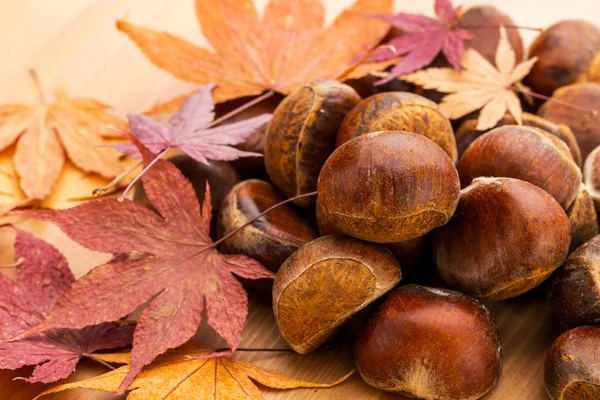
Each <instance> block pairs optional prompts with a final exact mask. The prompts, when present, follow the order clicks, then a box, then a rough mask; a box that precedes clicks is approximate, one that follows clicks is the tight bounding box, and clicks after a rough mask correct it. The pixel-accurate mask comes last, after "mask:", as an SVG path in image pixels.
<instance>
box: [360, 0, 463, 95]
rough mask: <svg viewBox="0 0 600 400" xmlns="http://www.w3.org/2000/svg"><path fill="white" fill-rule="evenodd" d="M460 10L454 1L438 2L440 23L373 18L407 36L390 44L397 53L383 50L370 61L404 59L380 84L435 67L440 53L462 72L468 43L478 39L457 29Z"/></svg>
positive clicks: (406, 16)
mask: <svg viewBox="0 0 600 400" xmlns="http://www.w3.org/2000/svg"><path fill="white" fill-rule="evenodd" d="M460 10H461V6H458V7H454V6H453V5H452V2H451V1H450V0H436V1H435V14H436V16H437V19H434V18H429V17H426V16H424V15H415V14H406V13H399V14H395V15H372V16H373V17H375V18H379V19H381V20H383V21H386V22H388V23H390V24H392V25H393V26H395V27H397V28H399V29H401V30H402V31H403V32H404V33H403V34H402V35H401V36H398V37H396V38H394V39H392V40H390V41H389V42H388V43H387V44H388V45H391V46H393V47H394V49H395V50H394V51H390V49H389V48H382V49H381V50H378V51H377V52H376V53H375V54H374V55H373V56H372V57H371V58H370V59H369V61H386V60H389V59H391V58H394V57H398V56H402V59H400V61H398V63H396V65H394V67H393V68H392V70H391V71H390V74H389V75H388V76H387V77H386V78H385V79H382V80H380V81H379V82H377V83H378V84H383V83H386V82H389V81H391V80H392V79H394V78H396V77H398V76H401V75H404V74H408V73H411V72H414V71H416V70H418V69H421V68H423V67H425V66H426V65H429V64H431V62H432V61H433V60H434V59H435V57H436V56H437V55H438V54H439V52H440V51H441V52H443V53H444V55H445V56H446V58H447V59H448V62H449V63H450V64H451V65H452V66H453V67H454V69H456V70H457V71H460V61H461V60H462V58H463V56H464V54H465V40H469V39H473V38H475V35H474V34H473V33H472V32H470V31H468V30H466V29H462V28H459V27H458V26H457V25H456V24H457V22H458V16H459V13H460Z"/></svg>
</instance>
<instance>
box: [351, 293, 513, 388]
mask: <svg viewBox="0 0 600 400" xmlns="http://www.w3.org/2000/svg"><path fill="white" fill-rule="evenodd" d="M354 361H355V363H356V368H357V369H358V372H359V373H360V376H362V378H363V379H364V380H365V382H367V383H368V384H369V385H371V386H373V387H376V388H378V389H381V390H385V391H388V392H392V393H398V394H401V395H405V396H409V397H417V398H419V399H435V400H441V399H443V400H453V399H456V400H459V399H478V398H479V397H481V396H483V395H484V394H485V393H487V392H488V391H489V390H490V389H491V388H492V387H493V386H494V385H495V384H496V383H497V382H498V379H499V378H500V374H501V373H502V350H501V346H500V339H499V337H498V330H497V329H496V324H495V322H494V320H493V319H492V317H491V315H490V313H489V311H488V310H487V309H486V308H485V306H484V305H483V304H481V303H480V302H479V301H477V300H476V299H474V298H472V297H470V296H467V295H465V294H462V293H460V292H455V291H453V290H445V289H434V288H429V287H426V286H418V285H406V286H401V287H398V288H397V289H395V290H393V291H392V292H390V293H389V294H388V295H387V296H385V297H384V298H383V299H382V300H381V302H380V303H379V304H377V306H376V307H375V308H374V309H373V310H372V311H371V313H370V315H369V317H368V319H367V321H366V322H365V324H364V325H363V326H362V328H361V329H360V331H359V333H358V335H357V338H356V345H355V348H354Z"/></svg>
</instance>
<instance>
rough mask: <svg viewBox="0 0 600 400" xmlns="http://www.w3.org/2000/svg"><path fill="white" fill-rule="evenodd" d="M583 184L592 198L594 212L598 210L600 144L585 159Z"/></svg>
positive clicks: (599, 205) (599, 199) (599, 210)
mask: <svg viewBox="0 0 600 400" xmlns="http://www.w3.org/2000/svg"><path fill="white" fill-rule="evenodd" d="M583 184H584V185H585V188H586V189H587V191H588V193H589V194H590V196H591V197H592V199H593V200H594V205H595V206H596V212H600V146H598V147H596V148H595V149H594V150H593V151H592V152H591V153H590V155H589V156H588V158H587V159H586V160H585V164H584V166H583Z"/></svg>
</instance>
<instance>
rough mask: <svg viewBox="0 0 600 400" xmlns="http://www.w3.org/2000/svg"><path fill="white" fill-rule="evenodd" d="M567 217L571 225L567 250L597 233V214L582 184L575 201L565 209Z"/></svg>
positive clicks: (574, 247) (576, 246)
mask: <svg viewBox="0 0 600 400" xmlns="http://www.w3.org/2000/svg"><path fill="white" fill-rule="evenodd" d="M567 217H569V224H570V225H571V246H570V247H569V252H572V251H573V250H575V249H576V248H578V247H579V246H581V245H582V244H584V243H585V242H587V241H588V240H590V239H591V238H593V237H594V236H596V235H597V234H598V215H597V214H596V209H595V207H594V200H593V199H592V196H590V194H589V193H588V191H587V190H586V188H585V186H584V185H583V184H582V185H581V187H580V189H579V193H578V194H577V197H576V198H575V201H574V202H573V204H571V207H569V208H568V209H567Z"/></svg>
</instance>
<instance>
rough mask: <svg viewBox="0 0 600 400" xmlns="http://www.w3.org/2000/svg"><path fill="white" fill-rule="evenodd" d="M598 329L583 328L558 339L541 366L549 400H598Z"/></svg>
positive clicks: (599, 335) (572, 330)
mask: <svg viewBox="0 0 600 400" xmlns="http://www.w3.org/2000/svg"><path fill="white" fill-rule="evenodd" d="M598 371H600V327H596V326H582V327H579V328H575V329H571V330H570V331H567V332H565V333H563V334H562V335H560V336H559V338H558V339H556V341H555V342H554V343H553V344H552V347H550V350H549V351H548V354H547V355H546V362H545V363H544V383H545V386H546V391H547V392H548V395H549V396H550V399H551V400H595V399H600V375H599V374H598Z"/></svg>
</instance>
